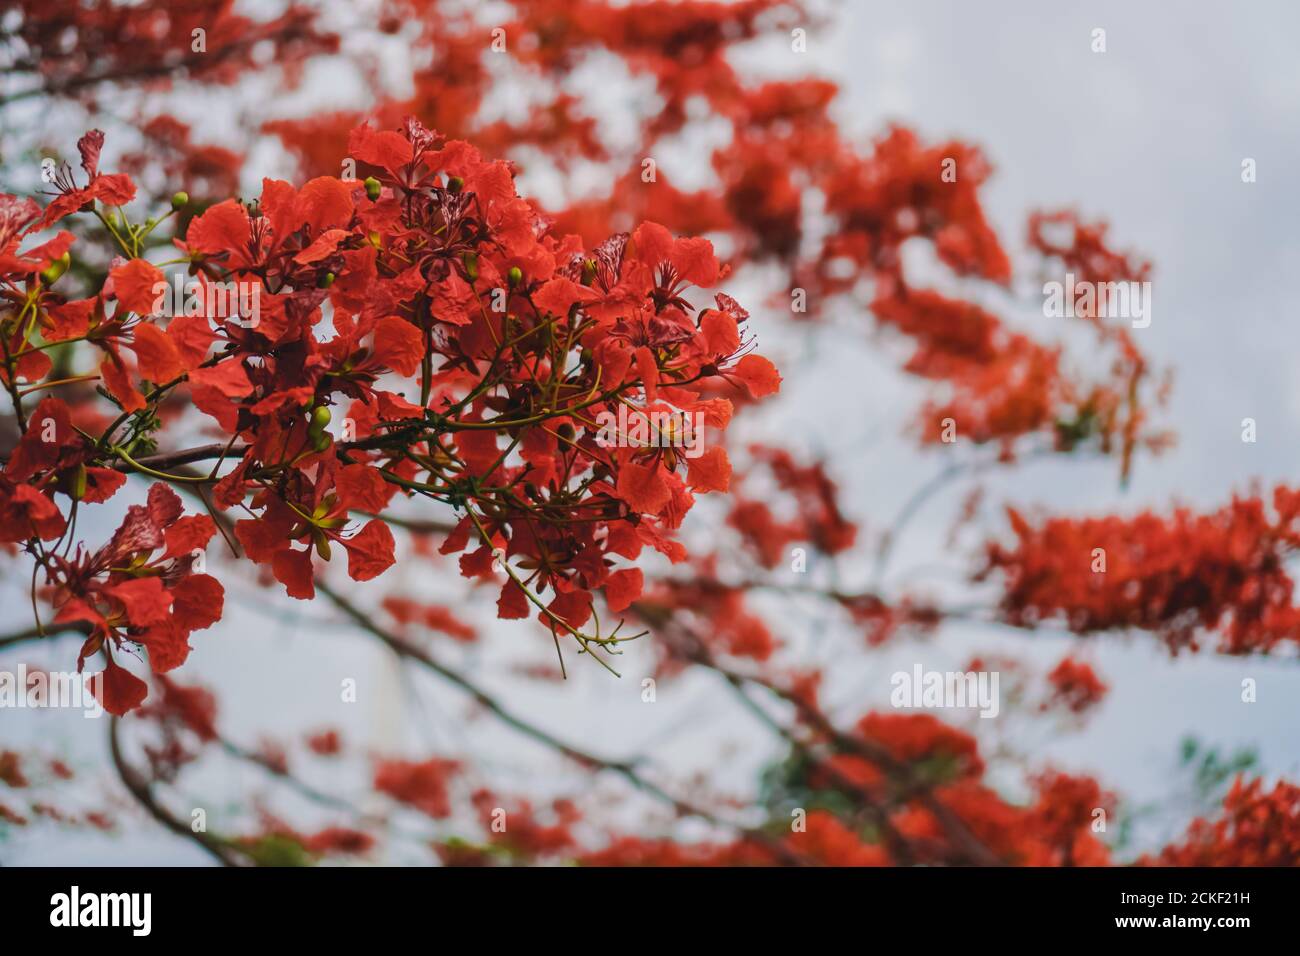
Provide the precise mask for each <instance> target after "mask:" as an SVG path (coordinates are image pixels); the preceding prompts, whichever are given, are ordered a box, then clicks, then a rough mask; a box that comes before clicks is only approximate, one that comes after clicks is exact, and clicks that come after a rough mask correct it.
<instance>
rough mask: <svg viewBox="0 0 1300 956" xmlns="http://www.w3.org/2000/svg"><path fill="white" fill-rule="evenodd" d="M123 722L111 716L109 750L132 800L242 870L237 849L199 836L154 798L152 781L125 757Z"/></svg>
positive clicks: (218, 858) (155, 817) (226, 863)
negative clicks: (122, 736)
mask: <svg viewBox="0 0 1300 956" xmlns="http://www.w3.org/2000/svg"><path fill="white" fill-rule="evenodd" d="M120 722H121V718H119V717H116V716H110V717H109V721H108V746H109V751H110V752H111V753H112V755H113V766H114V767H115V768H116V769H117V775H118V777H119V778H121V780H122V785H123V786H124V787H126V789H127V791H128V792H129V793H130V794H131V796H133V797H135V799H136V801H137V802H138V803H139V804H140V805H141V806H143V807H144V808H145V809H146V810H147V811H148V812H149V815H150V816H151V817H153V818H154V819H155V820H156V821H158V822H159V823H161V824H162V825H163V826H164V827H166V828H167V829H168V830H170V831H171V832H172V833H175V834H178V835H179V836H183V837H185V838H186V839H189V840H193V841H194V842H195V843H197V844H198V845H199V846H201V847H202V848H203V849H204V850H206V851H207V852H208V853H210V854H211V855H212V856H214V857H215V858H216V859H217V860H218V861H219V862H220V863H221V864H222V865H223V866H240V865H242V864H241V863H240V862H239V860H238V859H237V858H236V856H235V854H234V852H232V851H233V848H232V847H231V846H229V845H228V844H226V843H224V842H223V841H221V840H218V839H216V838H214V837H211V836H209V835H208V834H207V833H196V832H195V831H194V830H193V829H192V828H191V827H189V826H188V825H187V824H186V823H185V821H183V820H178V819H177V818H176V817H174V816H172V815H171V814H170V813H168V812H167V810H166V809H165V808H164V807H163V806H162V804H160V803H159V802H158V801H157V800H156V799H154V795H153V787H152V785H151V784H150V782H149V780H148V778H146V777H145V776H144V774H142V773H140V771H138V770H136V769H135V768H134V767H132V766H131V765H130V764H128V763H127V762H126V758H125V757H124V756H123V755H122V742H121V739H120V734H119V730H118V724H119V723H120Z"/></svg>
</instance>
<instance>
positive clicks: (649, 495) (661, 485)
mask: <svg viewBox="0 0 1300 956" xmlns="http://www.w3.org/2000/svg"><path fill="white" fill-rule="evenodd" d="M618 496H619V497H620V498H622V499H623V500H624V501H625V502H627V505H628V507H629V508H631V509H632V510H633V511H637V512H640V513H641V514H650V515H654V514H658V513H659V512H660V511H662V510H663V508H664V506H665V505H666V504H668V502H669V501H670V500H672V496H673V495H672V491H671V490H670V489H669V487H668V482H666V481H664V477H663V474H662V472H661V471H660V469H659V463H658V462H657V461H655V462H651V463H650V464H649V465H638V464H636V463H635V462H628V463H627V464H625V465H624V466H623V467H622V469H621V470H620V471H619V474H618Z"/></svg>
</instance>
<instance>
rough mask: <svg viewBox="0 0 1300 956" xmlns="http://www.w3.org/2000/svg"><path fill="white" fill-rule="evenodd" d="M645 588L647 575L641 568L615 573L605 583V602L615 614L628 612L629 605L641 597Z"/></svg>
mask: <svg viewBox="0 0 1300 956" xmlns="http://www.w3.org/2000/svg"><path fill="white" fill-rule="evenodd" d="M644 587H645V574H644V573H643V572H642V571H641V569H640V568H624V569H623V570H622V571H615V572H614V573H613V574H611V575H610V576H609V578H608V579H607V580H606V581H605V602H606V603H607V604H608V605H609V609H610V610H611V611H613V612H614V613H615V614H617V613H619V612H620V611H625V610H627V607H628V605H630V604H631V603H632V602H633V601H635V600H636V599H637V598H639V597H640V596H641V590H642V588H644Z"/></svg>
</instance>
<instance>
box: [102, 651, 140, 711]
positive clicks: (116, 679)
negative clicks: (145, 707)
mask: <svg viewBox="0 0 1300 956" xmlns="http://www.w3.org/2000/svg"><path fill="white" fill-rule="evenodd" d="M94 694H95V696H96V697H97V698H98V699H99V702H100V703H101V704H103V705H104V709H105V710H106V711H108V712H109V713H110V714H115V715H117V716H118V717H121V716H123V715H124V714H126V712H127V711H130V710H134V709H135V708H137V707H139V706H140V705H141V704H142V703H144V699H145V698H146V697H147V696H149V687H148V685H146V684H145V682H144V681H142V680H141V679H140V678H138V677H136V676H135V675H134V674H132V673H131V672H130V671H128V670H127V669H126V668H124V667H119V666H118V665H117V664H115V663H113V662H112V661H109V662H108V666H107V667H105V668H104V670H103V671H102V672H101V673H100V675H99V679H98V680H97V681H95V682H94Z"/></svg>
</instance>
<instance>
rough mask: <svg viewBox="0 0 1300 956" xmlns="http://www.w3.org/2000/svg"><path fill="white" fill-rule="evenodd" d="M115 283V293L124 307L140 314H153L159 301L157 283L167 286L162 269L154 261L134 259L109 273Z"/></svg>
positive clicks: (110, 278)
mask: <svg viewBox="0 0 1300 956" xmlns="http://www.w3.org/2000/svg"><path fill="white" fill-rule="evenodd" d="M108 278H109V280H110V281H111V282H112V283H113V294H114V295H116V296H117V301H118V302H119V303H121V305H122V308H124V309H129V310H130V311H132V312H135V313H136V314H138V315H153V314H154V312H155V309H154V305H155V304H156V303H157V301H158V293H157V292H155V291H154V287H155V286H157V285H162V286H166V284H167V282H166V280H165V279H164V278H163V274H162V271H161V270H160V269H159V268H158V267H157V266H156V265H154V264H153V263H152V262H146V261H145V260H143V259H132V260H131V261H130V262H126V263H123V264H122V265H120V266H118V267H117V268H116V269H114V270H113V271H112V272H110V273H109V274H108Z"/></svg>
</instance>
